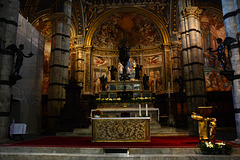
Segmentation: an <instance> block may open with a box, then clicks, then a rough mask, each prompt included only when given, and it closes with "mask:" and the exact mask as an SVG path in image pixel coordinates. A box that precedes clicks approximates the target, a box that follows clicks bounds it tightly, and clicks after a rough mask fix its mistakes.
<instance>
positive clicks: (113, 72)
mask: <svg viewBox="0 0 240 160" xmlns="http://www.w3.org/2000/svg"><path fill="white" fill-rule="evenodd" d="M108 70H109V71H110V73H111V80H116V77H115V72H117V68H115V67H114V66H113V65H112V66H111V69H110V67H108Z"/></svg>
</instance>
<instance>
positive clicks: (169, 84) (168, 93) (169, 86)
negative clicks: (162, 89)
mask: <svg viewBox="0 0 240 160" xmlns="http://www.w3.org/2000/svg"><path fill="white" fill-rule="evenodd" d="M168 98H170V82H168Z"/></svg>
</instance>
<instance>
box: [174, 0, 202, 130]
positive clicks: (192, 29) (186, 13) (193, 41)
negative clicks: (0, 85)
mask: <svg viewBox="0 0 240 160" xmlns="http://www.w3.org/2000/svg"><path fill="white" fill-rule="evenodd" d="M182 4H183V3H181V1H179V11H180V27H181V36H182V54H183V67H184V80H185V89H186V96H187V97H186V98H187V100H186V103H187V112H188V117H187V119H188V127H189V128H191V129H194V130H196V129H197V126H196V124H195V123H194V122H193V121H192V119H191V117H190V114H191V113H192V112H195V111H197V107H199V106H203V105H206V101H207V98H206V88H205V79H204V70H203V54H202V42H201V31H200V22H199V14H200V13H201V10H200V9H198V7H185V6H184V5H182Z"/></svg>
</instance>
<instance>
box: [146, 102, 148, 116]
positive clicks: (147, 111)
mask: <svg viewBox="0 0 240 160" xmlns="http://www.w3.org/2000/svg"><path fill="white" fill-rule="evenodd" d="M146 117H148V104H146Z"/></svg>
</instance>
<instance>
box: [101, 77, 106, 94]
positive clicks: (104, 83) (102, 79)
mask: <svg viewBox="0 0 240 160" xmlns="http://www.w3.org/2000/svg"><path fill="white" fill-rule="evenodd" d="M100 82H101V85H102V91H106V83H107V77H105V75H103V76H102V77H100Z"/></svg>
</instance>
